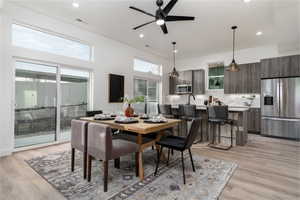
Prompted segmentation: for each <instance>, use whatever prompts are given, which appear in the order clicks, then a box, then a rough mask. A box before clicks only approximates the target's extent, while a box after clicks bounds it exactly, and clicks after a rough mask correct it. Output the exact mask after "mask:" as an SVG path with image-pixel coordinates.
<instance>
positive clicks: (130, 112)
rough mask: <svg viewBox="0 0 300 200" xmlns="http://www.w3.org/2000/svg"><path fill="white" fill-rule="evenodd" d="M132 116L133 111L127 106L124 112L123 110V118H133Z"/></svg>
mask: <svg viewBox="0 0 300 200" xmlns="http://www.w3.org/2000/svg"><path fill="white" fill-rule="evenodd" d="M133 114H134V110H133V108H132V107H131V105H130V104H128V106H127V108H126V110H125V116H126V117H133Z"/></svg>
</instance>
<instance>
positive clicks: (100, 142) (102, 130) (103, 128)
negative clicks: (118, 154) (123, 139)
mask: <svg viewBox="0 0 300 200" xmlns="http://www.w3.org/2000/svg"><path fill="white" fill-rule="evenodd" d="M87 146H88V147H87V152H88V154H89V155H91V156H93V157H94V158H96V159H99V160H110V158H111V155H112V148H113V145H112V132H111V128H110V127H109V126H107V125H104V124H98V123H89V125H88V145H87Z"/></svg>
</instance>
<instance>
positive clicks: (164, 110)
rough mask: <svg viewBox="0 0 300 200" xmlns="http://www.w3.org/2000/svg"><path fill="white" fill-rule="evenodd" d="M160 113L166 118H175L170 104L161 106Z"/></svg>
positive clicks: (159, 107)
mask: <svg viewBox="0 0 300 200" xmlns="http://www.w3.org/2000/svg"><path fill="white" fill-rule="evenodd" d="M158 113H159V114H162V115H163V116H164V117H165V118H170V119H173V118H175V117H174V115H173V114H172V106H171V105H170V104H159V105H158Z"/></svg>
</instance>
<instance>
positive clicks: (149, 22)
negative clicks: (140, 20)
mask: <svg viewBox="0 0 300 200" xmlns="http://www.w3.org/2000/svg"><path fill="white" fill-rule="evenodd" d="M155 21H156V20H153V21H151V22H147V23H145V24H142V25H139V26H137V27H134V28H133V30H136V29H139V28H141V27H143V26H146V25H148V24H151V23H153V22H155Z"/></svg>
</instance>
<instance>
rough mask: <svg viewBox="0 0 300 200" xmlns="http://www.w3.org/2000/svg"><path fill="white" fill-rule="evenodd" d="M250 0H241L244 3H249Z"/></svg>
mask: <svg viewBox="0 0 300 200" xmlns="http://www.w3.org/2000/svg"><path fill="white" fill-rule="evenodd" d="M250 1H251V0H243V2H244V3H249V2H250Z"/></svg>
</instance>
